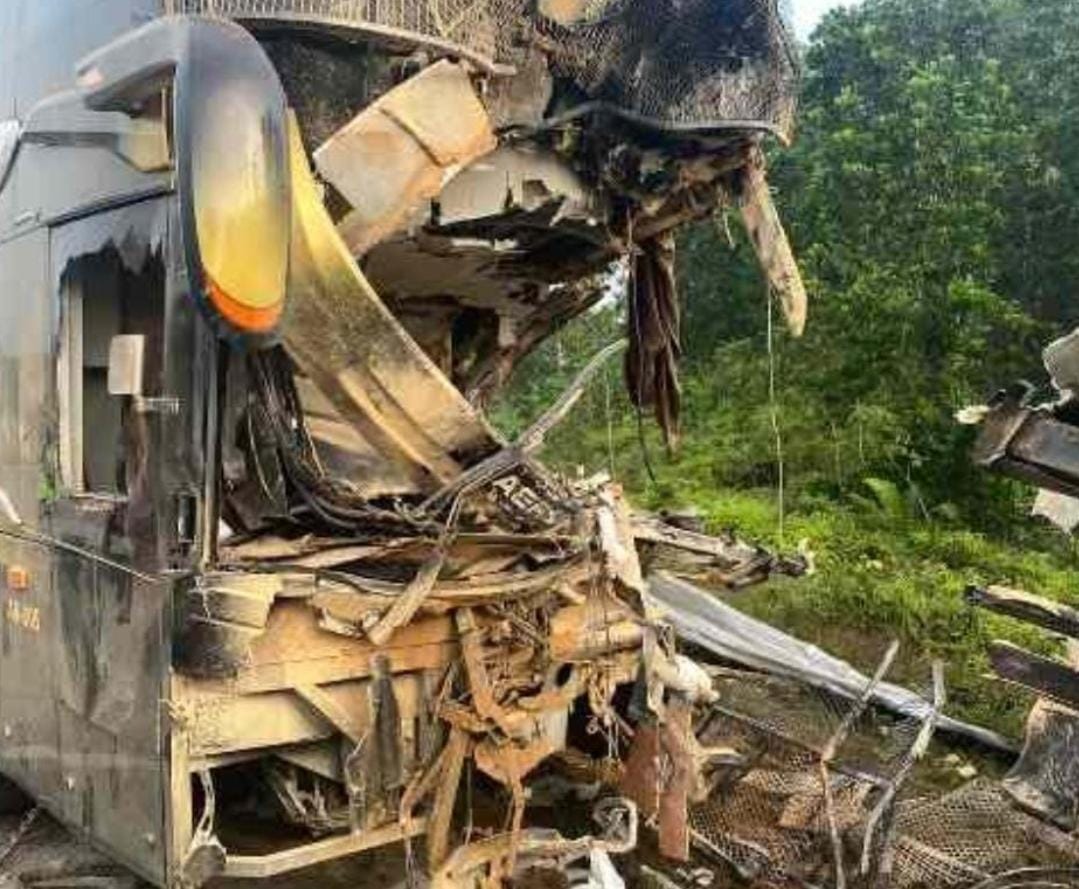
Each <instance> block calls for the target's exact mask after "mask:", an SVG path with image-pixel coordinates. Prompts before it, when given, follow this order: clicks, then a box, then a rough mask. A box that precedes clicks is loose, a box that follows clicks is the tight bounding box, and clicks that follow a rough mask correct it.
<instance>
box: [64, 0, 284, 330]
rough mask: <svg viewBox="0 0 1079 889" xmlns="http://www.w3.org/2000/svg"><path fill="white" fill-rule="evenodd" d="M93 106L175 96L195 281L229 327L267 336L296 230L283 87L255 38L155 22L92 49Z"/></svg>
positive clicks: (204, 301) (219, 25)
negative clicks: (164, 94)
mask: <svg viewBox="0 0 1079 889" xmlns="http://www.w3.org/2000/svg"><path fill="white" fill-rule="evenodd" d="M78 83H79V87H80V89H81V91H82V96H83V101H84V103H85V104H86V106H87V107H89V108H91V109H94V110H98V111H123V110H129V109H131V108H133V107H137V106H138V105H139V104H140V103H141V102H144V101H146V99H147V98H148V97H149V96H151V95H153V94H154V93H155V91H161V90H162V89H164V90H166V91H167V92H171V95H172V112H173V113H172V124H173V132H172V144H173V156H174V158H175V166H176V190H177V194H178V197H179V206H180V224H181V231H182V238H183V249H184V259H185V265H186V269H187V278H188V283H189V287H190V290H191V292H192V295H193V296H194V297H195V299H196V301H197V302H198V303H199V306H200V307H201V308H202V309H203V311H204V313H205V315H206V317H207V318H208V319H209V320H210V322H211V324H212V325H213V326H214V328H215V329H216V330H217V332H218V333H219V334H220V335H221V336H226V337H240V338H255V339H258V338H264V337H268V336H271V335H272V334H273V333H274V332H275V330H276V327H277V324H278V322H279V321H280V318H281V314H282V312H283V310H284V303H285V288H286V284H287V279H288V261H289V247H290V236H291V211H292V204H291V185H290V178H289V163H288V123H287V115H286V103H285V93H284V90H283V89H282V87H281V82H280V80H279V79H278V77H277V72H276V70H275V69H274V67H273V65H272V64H271V63H270V60H269V58H267V56H266V54H265V53H264V52H263V50H262V47H260V46H259V44H258V42H257V41H256V40H255V39H254V38H253V37H252V36H251V35H250V34H248V33H247V31H245V30H244V29H243V28H241V27H240V26H239V25H236V24H234V23H231V22H226V21H219V20H211V19H201V18H187V17H182V16H181V17H174V18H163V19H158V20H156V21H154V22H151V23H150V24H148V25H145V26H144V27H142V28H139V29H138V30H136V31H132V32H131V33H129V34H126V35H124V36H123V37H121V38H120V39H119V40H117V41H115V42H114V43H111V44H109V45H108V46H106V47H104V48H103V49H101V50H99V51H98V52H96V53H94V54H93V55H91V56H89V57H88V58H86V59H85V60H84V61H83V62H82V63H80V65H79V67H78Z"/></svg>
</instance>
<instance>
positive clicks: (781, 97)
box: [165, 0, 798, 135]
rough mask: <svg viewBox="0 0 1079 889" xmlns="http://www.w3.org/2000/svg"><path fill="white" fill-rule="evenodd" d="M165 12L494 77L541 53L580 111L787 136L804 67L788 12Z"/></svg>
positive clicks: (610, 4) (245, 7) (736, 4)
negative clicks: (434, 56) (332, 29)
mask: <svg viewBox="0 0 1079 889" xmlns="http://www.w3.org/2000/svg"><path fill="white" fill-rule="evenodd" d="M165 11H166V12H167V13H169V14H179V13H185V14H197V15H210V16H223V17H228V18H234V19H240V20H247V21H259V20H265V21H285V22H288V21H298V22H306V23H309V24H323V25H327V26H338V27H347V28H352V29H356V30H357V31H359V32H365V33H367V34H368V35H370V36H372V37H374V38H378V37H380V36H381V37H385V38H389V39H392V40H394V41H396V42H401V41H402V40H403V41H405V42H414V43H415V44H416V45H418V46H421V45H422V46H427V47H431V48H434V49H436V50H440V51H443V52H445V53H449V54H454V53H456V54H460V55H463V56H465V57H468V58H471V59H473V60H476V61H479V62H481V63H483V64H485V65H488V66H497V65H513V64H514V63H515V62H516V61H517V60H518V59H519V58H520V54H521V53H522V52H523V51H524V49H523V48H524V47H525V46H526V45H530V44H532V45H536V44H538V45H541V46H542V47H543V50H544V52H545V53H546V54H547V57H548V59H549V64H550V67H551V70H552V72H553V74H554V75H555V76H556V78H558V79H559V80H560V82H563V83H564V84H566V85H568V86H569V87H570V90H569V92H570V93H572V94H573V97H575V98H576V99H577V101H576V103H575V105H576V108H577V109H582V108H595V107H603V108H606V109H608V110H610V111H612V112H615V113H618V114H621V115H624V116H626V117H629V118H631V119H635V120H640V121H642V122H646V123H649V124H653V125H658V126H661V127H666V128H673V129H698V128H717V127H731V126H736V127H764V128H769V129H773V130H775V131H777V132H779V133H781V134H783V135H786V134H787V133H789V130H790V127H791V123H792V120H793V113H794V100H795V92H796V88H797V75H798V68H797V61H796V58H797V57H796V52H795V50H794V47H793V42H792V38H791V37H790V32H789V30H788V26H787V23H786V22H787V17H786V7H785V4H784V2H781V0H724V2H722V3H717V2H715V0H540V2H539V8H538V9H537V8H536V6H535V5H534V3H533V0H165ZM531 38H535V39H531ZM570 104H571V107H570V108H569V109H568V110H570V111H571V112H572V111H573V110H574V108H573V107H572V106H573V104H574V103H570Z"/></svg>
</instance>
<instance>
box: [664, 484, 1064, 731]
mask: <svg viewBox="0 0 1079 889" xmlns="http://www.w3.org/2000/svg"><path fill="white" fill-rule="evenodd" d="M679 493H680V495H682V496H681V498H680V502H682V503H686V502H689V503H692V504H693V505H694V506H695V507H696V508H697V509H699V510H700V512H701V514H702V515H703V516H704V517H705V519H706V521H707V523H708V525H709V527H710V528H711V529H712V530H713V531H718V530H720V529H726V528H733V529H735V530H736V531H738V532H739V533H740V534H741V535H742V536H744V537H746V538H749V539H754V540H759V541H761V542H764V543H767V544H769V545H772V546H779V547H780V548H785V549H788V550H790V549H793V548H795V547H796V546H801V547H802V548H805V549H808V550H809V551H810V552H812V554H813V557H814V560H815V568H816V570H815V572H814V573H813V574H812V575H811V576H809V577H805V578H799V579H796V580H787V579H781V580H776V581H772V582H770V583H767V584H764V585H762V586H760V587H757V588H754V589H751V590H749V591H746V592H743V593H739V594H735V595H733V596H732V597H731V599H730V601H731V602H732V604H734V605H736V606H737V607H739V608H741V609H743V610H744V611H746V612H748V613H750V614H752V615H754V616H756V617H759V618H761V619H763V620H766V621H768V622H769V623H772V624H774V625H775V626H777V627H780V628H782V629H784V630H786V631H788V632H791V633H793V634H795V635H797V636H799V637H800V638H803V639H805V640H807V641H810V642H813V643H815V644H817V645H820V646H821V647H822V648H824V649H825V650H827V651H829V652H831V653H832V654H835V655H838V656H840V657H843V658H845V659H847V660H850V661H851V662H852V663H854V664H855V665H856V666H858V667H860V668H862V669H863V670H872V668H873V667H874V666H875V664H876V663H877V661H878V659H879V657H880V656H881V654H882V653H883V651H884V649H885V648H886V646H887V644H888V641H889V640H890V639H893V638H895V639H898V640H899V641H900V643H901V646H902V647H901V649H900V652H901V653H900V657H899V659H898V661H897V665H896V668H895V669H894V671H893V674H892V678H893V679H894V680H896V681H900V682H903V683H905V684H907V685H908V686H910V687H912V688H915V689H919V690H920V689H924V688H926V687H927V685H928V681H929V675H930V666H931V664H932V661H933V660H934V659H937V658H940V659H942V660H943V661H944V662H945V665H946V675H947V681H948V694H949V704H948V711H949V712H950V713H951V714H952V715H954V716H957V717H959V718H961V719H966V720H970V721H972V722H976V723H979V724H981V725H985V726H987V727H990V728H993V729H996V730H997V731H1000V732H1003V733H1005V734H1008V735H1010V736H1012V737H1014V738H1019V737H1021V733H1022V726H1023V721H1024V719H1025V716H1026V713H1027V711H1028V709H1029V707H1030V704H1031V703H1032V699H1031V697H1030V696H1029V695H1027V694H1026V693H1024V692H1022V691H1020V690H1018V689H1016V688H1013V687H1010V686H1007V685H1005V684H1004V683H1002V682H1000V681H999V680H997V679H995V678H993V677H991V676H990V675H989V674H990V670H989V664H988V661H987V658H986V655H985V646H986V644H987V643H988V642H989V641H990V640H992V639H1008V640H1011V641H1013V642H1016V643H1017V644H1020V645H1023V646H1025V647H1028V648H1031V649H1034V650H1038V651H1043V652H1055V651H1057V650H1058V648H1059V646H1058V644H1057V643H1056V642H1055V641H1054V640H1052V639H1051V638H1049V637H1048V636H1047V635H1046V634H1043V633H1041V632H1039V631H1037V630H1035V629H1032V628H1031V627H1029V626H1027V625H1024V624H1022V623H1020V622H1018V621H1014V620H1011V619H1008V618H1005V617H1000V616H996V615H992V614H988V613H985V612H982V611H979V610H977V609H973V608H971V607H969V606H968V605H967V604H966V603H965V602H964V600H963V595H962V594H963V590H964V589H965V587H966V586H967V585H968V584H970V583H979V584H990V583H1004V584H1008V585H1013V586H1018V587H1022V588H1024V589H1027V590H1028V591H1030V592H1034V593H1039V594H1043V595H1048V596H1051V597H1053V598H1056V599H1059V600H1060V601H1065V602H1071V603H1073V604H1079V564H1077V562H1076V560H1075V558H1074V555H1073V553H1072V552H1071V551H1069V549H1068V547H1067V546H1057V547H1051V548H1050V549H1049V550H1038V549H1032V548H1028V547H1018V546H1016V545H1014V544H1009V543H1004V542H1000V541H995V540H993V539H991V538H989V537H987V536H985V535H982V534H979V533H975V532H972V531H969V530H964V529H962V528H954V527H948V526H945V525H941V524H938V523H934V522H929V521H924V520H923V521H919V520H916V519H914V518H911V517H903V516H897V515H895V514H892V513H890V512H888V511H887V510H885V509H882V508H879V507H878V508H873V507H872V505H871V504H869V503H864V504H861V505H858V506H846V505H841V504H837V503H835V502H829V501H816V502H812V501H810V502H809V503H807V504H805V505H803V506H801V507H798V508H795V509H793V510H792V511H791V512H790V513H789V514H788V515H787V516H786V521H785V528H784V534H783V540H782V542H781V541H780V540H779V539H778V515H777V505H776V500H775V495H774V493H771V492H756V493H755V492H746V491H731V492H727V491H709V492H703V491H696V492H693V491H692V490H682V491H680V492H679Z"/></svg>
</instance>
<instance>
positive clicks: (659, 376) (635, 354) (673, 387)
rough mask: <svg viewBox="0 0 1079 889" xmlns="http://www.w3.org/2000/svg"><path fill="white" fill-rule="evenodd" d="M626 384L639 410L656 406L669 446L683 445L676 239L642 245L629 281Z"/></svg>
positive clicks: (666, 237) (664, 238)
mask: <svg viewBox="0 0 1079 889" xmlns="http://www.w3.org/2000/svg"><path fill="white" fill-rule="evenodd" d="M629 298H630V308H629V337H630V349H629V351H628V352H627V353H626V363H625V368H626V384H627V386H628V388H629V394H630V399H631V401H632V402H633V404H634V405H636V406H637V407H638V408H644V407H648V408H651V409H652V411H653V412H654V414H655V417H656V422H657V423H659V427H660V429H662V430H663V436H664V438H665V440H666V442H667V446H668V448H670V449H671V450H674V449H675V448H677V446H678V436H679V431H680V430H679V422H680V417H681V413H682V386H681V383H679V381H678V361H679V359H680V358H681V356H682V344H681V341H680V337H681V318H680V312H681V310H680V308H679V305H678V285H677V283H676V282H675V276H674V236H673V235H672V234H670V233H667V234H663V235H658V236H656V237H655V238H652V239H650V240H648V241H645V242H644V243H643V244H641V245H640V253H639V254H638V255H637V256H636V257H635V259H634V265H633V275H632V279H631V282H630V295H629Z"/></svg>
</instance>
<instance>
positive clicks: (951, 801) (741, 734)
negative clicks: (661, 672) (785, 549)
mask: <svg viewBox="0 0 1079 889" xmlns="http://www.w3.org/2000/svg"><path fill="white" fill-rule="evenodd" d="M718 689H719V690H720V693H721V701H720V708H721V710H720V711H719V712H718V713H717V715H715V716H714V717H713V718H712V719H711V720H710V721H709V722H708V723H707V724H706V726H705V727H704V730H703V731H702V733H701V738H700V740H701V741H702V743H704V744H706V745H729V746H732V747H734V748H735V749H737V750H739V752H741V753H742V754H743V755H745V756H746V759H747V763H746V767H745V768H743V769H741V770H738V771H735V772H732V773H731V774H730V775H727V776H726V777H725V778H724V779H723V780H721V781H719V782H717V783H716V785H715V786H714V787H713V789H712V791H711V793H710V794H709V796H708V799H707V800H705V801H704V802H702V803H700V804H698V805H696V806H694V807H693V809H692V812H691V823H692V827H693V830H694V832H695V835H696V838H697V841H698V845H701V846H703V847H704V848H705V849H710V850H711V851H712V852H713V853H714V854H716V855H719V856H721V857H723V858H724V859H725V860H727V861H728V862H730V863H731V864H732V865H733V866H734V867H735V868H736V869H737V870H738V871H740V872H741V873H742V875H743V876H744V877H745V878H747V880H748V881H749V883H750V885H753V886H755V887H783V889H786V887H794V886H801V887H804V886H805V885H807V884H809V885H816V886H829V885H834V882H835V872H834V867H835V865H834V856H833V851H832V848H831V840H830V833H829V828H828V824H827V821H826V817H825V812H826V809H825V801H824V793H823V789H822V786H821V779H820V758H819V755H818V754H819V750H820V748H821V746H822V744H823V742H824V740H825V739H826V738H827V737H828V736H829V734H830V733H831V732H832V731H833V730H834V726H835V725H836V724H837V723H838V721H839V719H841V713H842V710H843V707H844V704H843V702H840V701H835V700H832V699H829V698H828V697H827V696H822V695H820V694H819V693H817V692H815V691H813V690H812V689H808V688H806V687H804V686H801V685H799V684H798V683H795V682H790V681H787V680H781V679H776V678H774V677H753V676H750V675H743V676H741V677H737V678H732V679H730V680H728V681H726V682H721V683H720V684H719V685H718ZM848 706H849V705H848ZM910 728H911V726H908V725H906V724H905V723H902V722H900V723H896V724H892V725H891V726H890V727H889V733H888V736H887V737H885V736H884V735H882V732H881V729H882V725H881V724H879V723H878V724H874V721H873V720H872V719H871V718H867V719H866V720H863V721H860V724H859V725H858V726H857V727H856V728H855V730H854V731H853V732H852V733H851V735H850V738H849V740H848V741H847V742H846V743H845V744H844V745H843V748H842V749H841V751H840V756H839V757H837V759H836V761H835V762H834V763H833V766H832V767H831V768H830V769H829V772H828V774H829V784H830V787H831V794H832V798H833V807H832V811H833V815H834V817H835V821H836V826H837V829H838V831H839V834H840V835H841V836H842V837H843V845H844V850H845V851H844V860H845V871H846V874H847V876H848V878H851V879H853V880H854V884H855V885H861V883H859V882H858V881H859V880H860V879H862V878H861V876H860V874H859V873H858V870H859V867H858V862H859V850H860V849H861V846H862V842H863V839H864V836H865V833H866V831H867V822H868V814H869V812H870V810H871V809H872V807H873V805H874V804H875V802H876V800H877V799H879V797H880V793H881V791H882V788H883V786H884V783H885V782H886V781H887V780H888V779H889V778H890V777H891V776H892V775H893V773H894V768H895V765H896V763H897V762H898V761H899V759H900V756H899V754H900V752H901V751H902V750H903V749H904V748H905V747H907V746H908V745H909V743H910V740H911V738H912V737H913V734H912V732H911V731H910ZM889 846H890V855H891V866H890V869H889V870H888V871H887V872H886V873H885V874H883V875H882V876H881V878H880V879H879V880H878V881H877V882H875V883H874V885H875V886H876V887H878V889H883V887H888V889H941V887H964V889H966V887H972V889H973V887H981V886H982V885H983V884H985V885H986V886H988V885H989V883H988V881H990V880H992V879H993V878H994V877H996V876H998V875H1004V874H1010V873H1013V872H1016V871H1024V870H1026V869H1031V868H1035V869H1054V868H1056V869H1070V868H1074V867H1075V865H1076V863H1079V840H1077V839H1076V838H1075V837H1073V836H1071V835H1069V834H1066V833H1064V832H1063V831H1060V830H1058V829H1057V828H1055V827H1053V826H1052V825H1050V824H1047V823H1045V822H1043V821H1040V820H1038V819H1037V818H1034V817H1032V816H1031V815H1029V814H1026V813H1024V812H1023V811H1021V810H1020V809H1019V808H1017V807H1016V806H1015V804H1014V803H1013V801H1012V800H1011V798H1010V797H1009V796H1008V794H1007V793H1006V792H1005V791H1004V790H1003V789H1002V788H1001V786H1000V784H998V783H996V782H994V781H991V780H987V779H979V780H976V781H973V782H971V783H969V784H967V785H965V786H963V787H961V788H959V789H958V790H955V791H953V792H951V793H947V794H943V795H940V796H935V797H925V796H921V795H911V796H906V797H904V796H902V795H901V798H900V799H899V801H898V803H897V804H896V807H895V815H894V829H893V831H892V832H891V841H890V844H889ZM874 848H875V849H876V850H877V852H876V854H878V855H879V854H880V848H879V842H878V843H874ZM1038 872H1041V871H1040V870H1039V871H1038ZM994 885H995V884H994ZM1002 885H1003V884H1002ZM1007 885H1008V886H1045V887H1048V886H1059V887H1063V886H1071V885H1075V884H1074V883H1071V882H1063V881H1062V882H1038V881H1037V878H1034V880H1033V881H1030V882H1022V881H1020V882H1014V883H1007Z"/></svg>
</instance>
